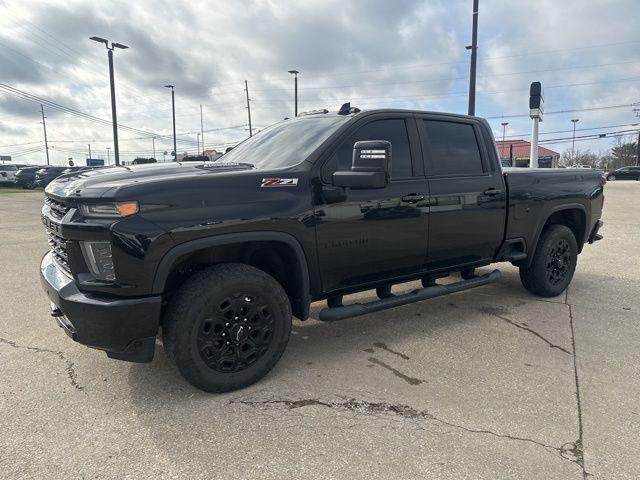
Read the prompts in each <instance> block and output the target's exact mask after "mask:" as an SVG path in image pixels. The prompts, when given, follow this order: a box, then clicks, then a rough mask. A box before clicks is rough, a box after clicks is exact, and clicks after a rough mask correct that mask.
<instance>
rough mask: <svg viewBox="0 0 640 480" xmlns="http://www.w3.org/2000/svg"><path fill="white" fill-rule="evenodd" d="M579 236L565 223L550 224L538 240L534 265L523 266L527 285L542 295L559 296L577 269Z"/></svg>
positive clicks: (532, 291) (522, 276) (523, 276)
mask: <svg viewBox="0 0 640 480" xmlns="http://www.w3.org/2000/svg"><path fill="white" fill-rule="evenodd" d="M577 261H578V247H577V242H576V237H575V236H574V235H573V232H572V231H571V229H570V228H568V227H566V226H564V225H550V226H549V227H547V228H546V229H545V230H544V231H543V232H542V235H541V236H540V239H539V240H538V246H537V248H536V253H535V254H534V255H533V259H532V261H531V265H529V266H528V267H526V266H522V267H520V281H521V282H522V285H523V286H524V288H526V289H527V290H529V291H530V292H531V293H533V294H535V295H539V296H541V297H555V296H558V295H560V294H561V293H562V292H564V290H565V289H566V288H567V287H568V286H569V283H571V280H572V278H573V273H574V272H575V270H576V264H577Z"/></svg>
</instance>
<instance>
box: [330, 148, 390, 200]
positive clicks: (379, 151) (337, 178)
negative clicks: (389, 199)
mask: <svg viewBox="0 0 640 480" xmlns="http://www.w3.org/2000/svg"><path fill="white" fill-rule="evenodd" d="M390 171H391V143H390V142H387V141H386V140H367V141H364V142H356V143H355V144H354V145H353V159H352V161H351V170H350V171H345V172H335V173H334V174H333V184H334V185H335V186H337V187H349V188H384V187H386V186H387V184H388V183H389V172H390Z"/></svg>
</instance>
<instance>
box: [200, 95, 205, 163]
mask: <svg viewBox="0 0 640 480" xmlns="http://www.w3.org/2000/svg"><path fill="white" fill-rule="evenodd" d="M200 133H201V135H200V137H201V138H202V155H203V156H204V123H203V122H202V104H200Z"/></svg>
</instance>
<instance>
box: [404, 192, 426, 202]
mask: <svg viewBox="0 0 640 480" xmlns="http://www.w3.org/2000/svg"><path fill="white" fill-rule="evenodd" d="M422 200H424V195H418V194H416V193H411V194H409V195H405V196H404V197H402V201H403V202H407V203H418V202H421V201H422Z"/></svg>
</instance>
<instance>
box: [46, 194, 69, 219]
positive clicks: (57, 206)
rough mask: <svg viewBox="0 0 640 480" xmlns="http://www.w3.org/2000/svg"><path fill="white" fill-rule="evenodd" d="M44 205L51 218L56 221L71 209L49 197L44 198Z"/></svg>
mask: <svg viewBox="0 0 640 480" xmlns="http://www.w3.org/2000/svg"><path fill="white" fill-rule="evenodd" d="M44 204H45V205H47V206H48V207H49V208H50V209H51V216H52V217H54V218H57V219H58V220H59V219H61V218H62V217H64V216H65V214H66V213H67V212H68V211H69V209H70V208H71V207H69V206H67V205H65V204H64V203H62V202H59V201H58V200H54V199H53V198H51V197H45V199H44Z"/></svg>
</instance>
